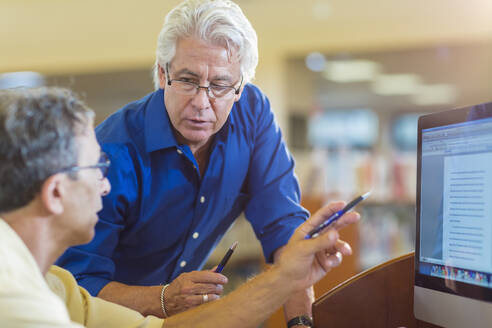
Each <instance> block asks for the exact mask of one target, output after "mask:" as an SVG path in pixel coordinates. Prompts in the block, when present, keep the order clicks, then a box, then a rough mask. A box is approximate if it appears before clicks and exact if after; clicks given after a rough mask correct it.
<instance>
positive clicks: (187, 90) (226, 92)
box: [165, 63, 243, 99]
mask: <svg viewBox="0 0 492 328" xmlns="http://www.w3.org/2000/svg"><path fill="white" fill-rule="evenodd" d="M165 71H166V80H167V85H169V86H171V85H172V86H173V88H174V90H175V91H176V92H177V93H179V94H181V95H184V96H195V95H196V94H198V92H199V91H200V89H204V90H205V91H206V92H207V96H208V97H209V98H210V99H230V98H232V97H233V96H234V95H238V94H239V92H240V90H241V86H242V85H243V76H242V75H241V82H240V83H239V87H238V88H237V89H236V88H235V87H234V86H230V85H229V86H226V85H218V84H213V83H211V84H210V85H209V86H201V85H199V84H198V83H195V82H190V81H184V80H181V79H171V78H170V75H169V63H166V69H165Z"/></svg>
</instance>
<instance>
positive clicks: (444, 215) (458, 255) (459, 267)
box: [415, 104, 492, 326]
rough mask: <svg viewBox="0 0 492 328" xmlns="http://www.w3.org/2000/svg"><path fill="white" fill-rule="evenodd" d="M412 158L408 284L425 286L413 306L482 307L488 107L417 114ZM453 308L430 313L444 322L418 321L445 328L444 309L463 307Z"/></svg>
mask: <svg viewBox="0 0 492 328" xmlns="http://www.w3.org/2000/svg"><path fill="white" fill-rule="evenodd" d="M417 157H418V163H417V164H418V165H417V171H418V172H417V176H418V181H417V188H418V191H417V238H416V263H415V270H416V272H415V273H416V274H415V285H416V287H420V288H425V289H427V291H426V293H427V294H426V296H425V297H421V296H422V295H420V296H419V295H417V294H418V293H420V292H422V290H420V289H418V288H416V289H415V293H416V295H415V306H416V307H417V306H420V308H421V309H420V315H422V305H425V306H427V309H429V308H432V307H433V306H435V304H431V302H434V303H437V302H440V303H443V304H448V303H447V301H446V300H444V298H445V297H454V299H455V300H461V301H463V300H465V301H466V299H470V300H473V301H475V302H485V303H484V304H485V305H488V306H491V308H490V309H489V310H488V311H489V312H490V310H491V309H492V303H490V302H492V104H482V105H479V106H475V107H469V108H463V109H460V110H454V111H449V112H444V113H437V114H430V115H424V116H422V117H421V118H420V119H419V128H418V154H417ZM429 291H435V292H437V293H434V294H433V295H435V296H436V297H437V298H436V299H433V298H432V297H430V296H429V294H428V293H429ZM417 300H420V301H421V302H423V303H424V304H417V303H418V302H417ZM452 302H453V299H452V301H451V303H452ZM458 303H459V302H458ZM458 303H456V304H458ZM452 304H454V303H452ZM472 304H476V303H473V302H472ZM457 306H458V305H457ZM458 307H459V308H456V309H453V305H449V304H448V305H447V308H446V309H444V310H440V311H444V312H443V313H440V314H438V315H437V317H443V316H444V317H447V320H449V322H443V321H440V320H437V321H432V320H430V319H429V318H430V317H432V315H431V314H429V313H427V314H426V315H425V316H424V317H425V318H421V319H427V320H428V321H430V322H432V323H436V324H441V325H445V326H449V325H452V324H453V323H457V321H456V319H452V320H450V318H453V315H454V314H453V313H452V311H457V313H462V312H463V309H465V308H466V307H464V306H461V305H459V306H458ZM473 308H478V307H477V306H476V305H473V307H472V311H473ZM415 310H416V311H415V314H416V316H417V317H418V314H419V313H418V312H419V311H418V310H417V309H415ZM437 311H438V310H436V312H437ZM444 313H446V315H443V314H444ZM462 316H465V317H466V316H467V314H466V313H463V315H462ZM468 320H470V318H468ZM473 320H475V319H473ZM464 322H466V321H464ZM445 323H446V324H445ZM488 324H489V325H491V324H492V321H490V322H489V323H488Z"/></svg>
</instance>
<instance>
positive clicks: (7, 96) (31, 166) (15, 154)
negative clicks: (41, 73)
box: [0, 88, 94, 213]
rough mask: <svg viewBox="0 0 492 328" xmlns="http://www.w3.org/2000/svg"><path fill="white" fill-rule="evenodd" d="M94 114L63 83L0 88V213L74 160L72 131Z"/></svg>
mask: <svg viewBox="0 0 492 328" xmlns="http://www.w3.org/2000/svg"><path fill="white" fill-rule="evenodd" d="M93 117H94V112H93V111H92V110H90V109H89V108H88V107H87V106H86V105H85V104H84V103H83V102H82V101H80V100H79V99H77V98H76V97H75V95H74V94H73V93H72V92H71V91H69V90H67V89H62V88H37V89H24V88H22V89H9V90H0V213H1V212H9V211H11V210H15V209H18V208H20V207H22V206H25V205H27V204H29V202H31V201H32V200H33V199H34V197H35V196H36V194H37V193H39V191H40V190H41V186H42V184H43V182H44V181H45V180H46V179H47V178H48V177H50V176H51V175H53V174H55V173H57V172H59V171H60V170H63V169H65V168H68V167H71V166H73V165H77V162H78V147H77V143H76V142H75V137H76V136H77V135H80V134H81V133H83V132H84V131H85V130H86V129H87V126H88V124H89V123H91V122H92V120H93Z"/></svg>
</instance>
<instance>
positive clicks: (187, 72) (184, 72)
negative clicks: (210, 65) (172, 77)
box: [175, 68, 200, 77]
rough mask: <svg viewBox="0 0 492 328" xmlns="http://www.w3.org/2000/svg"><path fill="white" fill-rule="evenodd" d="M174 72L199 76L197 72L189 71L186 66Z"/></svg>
mask: <svg viewBox="0 0 492 328" xmlns="http://www.w3.org/2000/svg"><path fill="white" fill-rule="evenodd" d="M175 74H176V75H181V74H189V75H192V76H195V77H200V75H199V74H198V73H195V72H193V71H190V70H189V69H188V68H182V69H180V70H178V71H176V72H175Z"/></svg>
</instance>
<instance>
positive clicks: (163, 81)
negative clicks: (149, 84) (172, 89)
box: [157, 64, 167, 89]
mask: <svg viewBox="0 0 492 328" xmlns="http://www.w3.org/2000/svg"><path fill="white" fill-rule="evenodd" d="M165 69H166V68H165V67H162V66H161V64H157V72H158V73H159V87H160V88H161V89H165V88H166V85H167V81H166V72H165V71H164V70H165Z"/></svg>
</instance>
